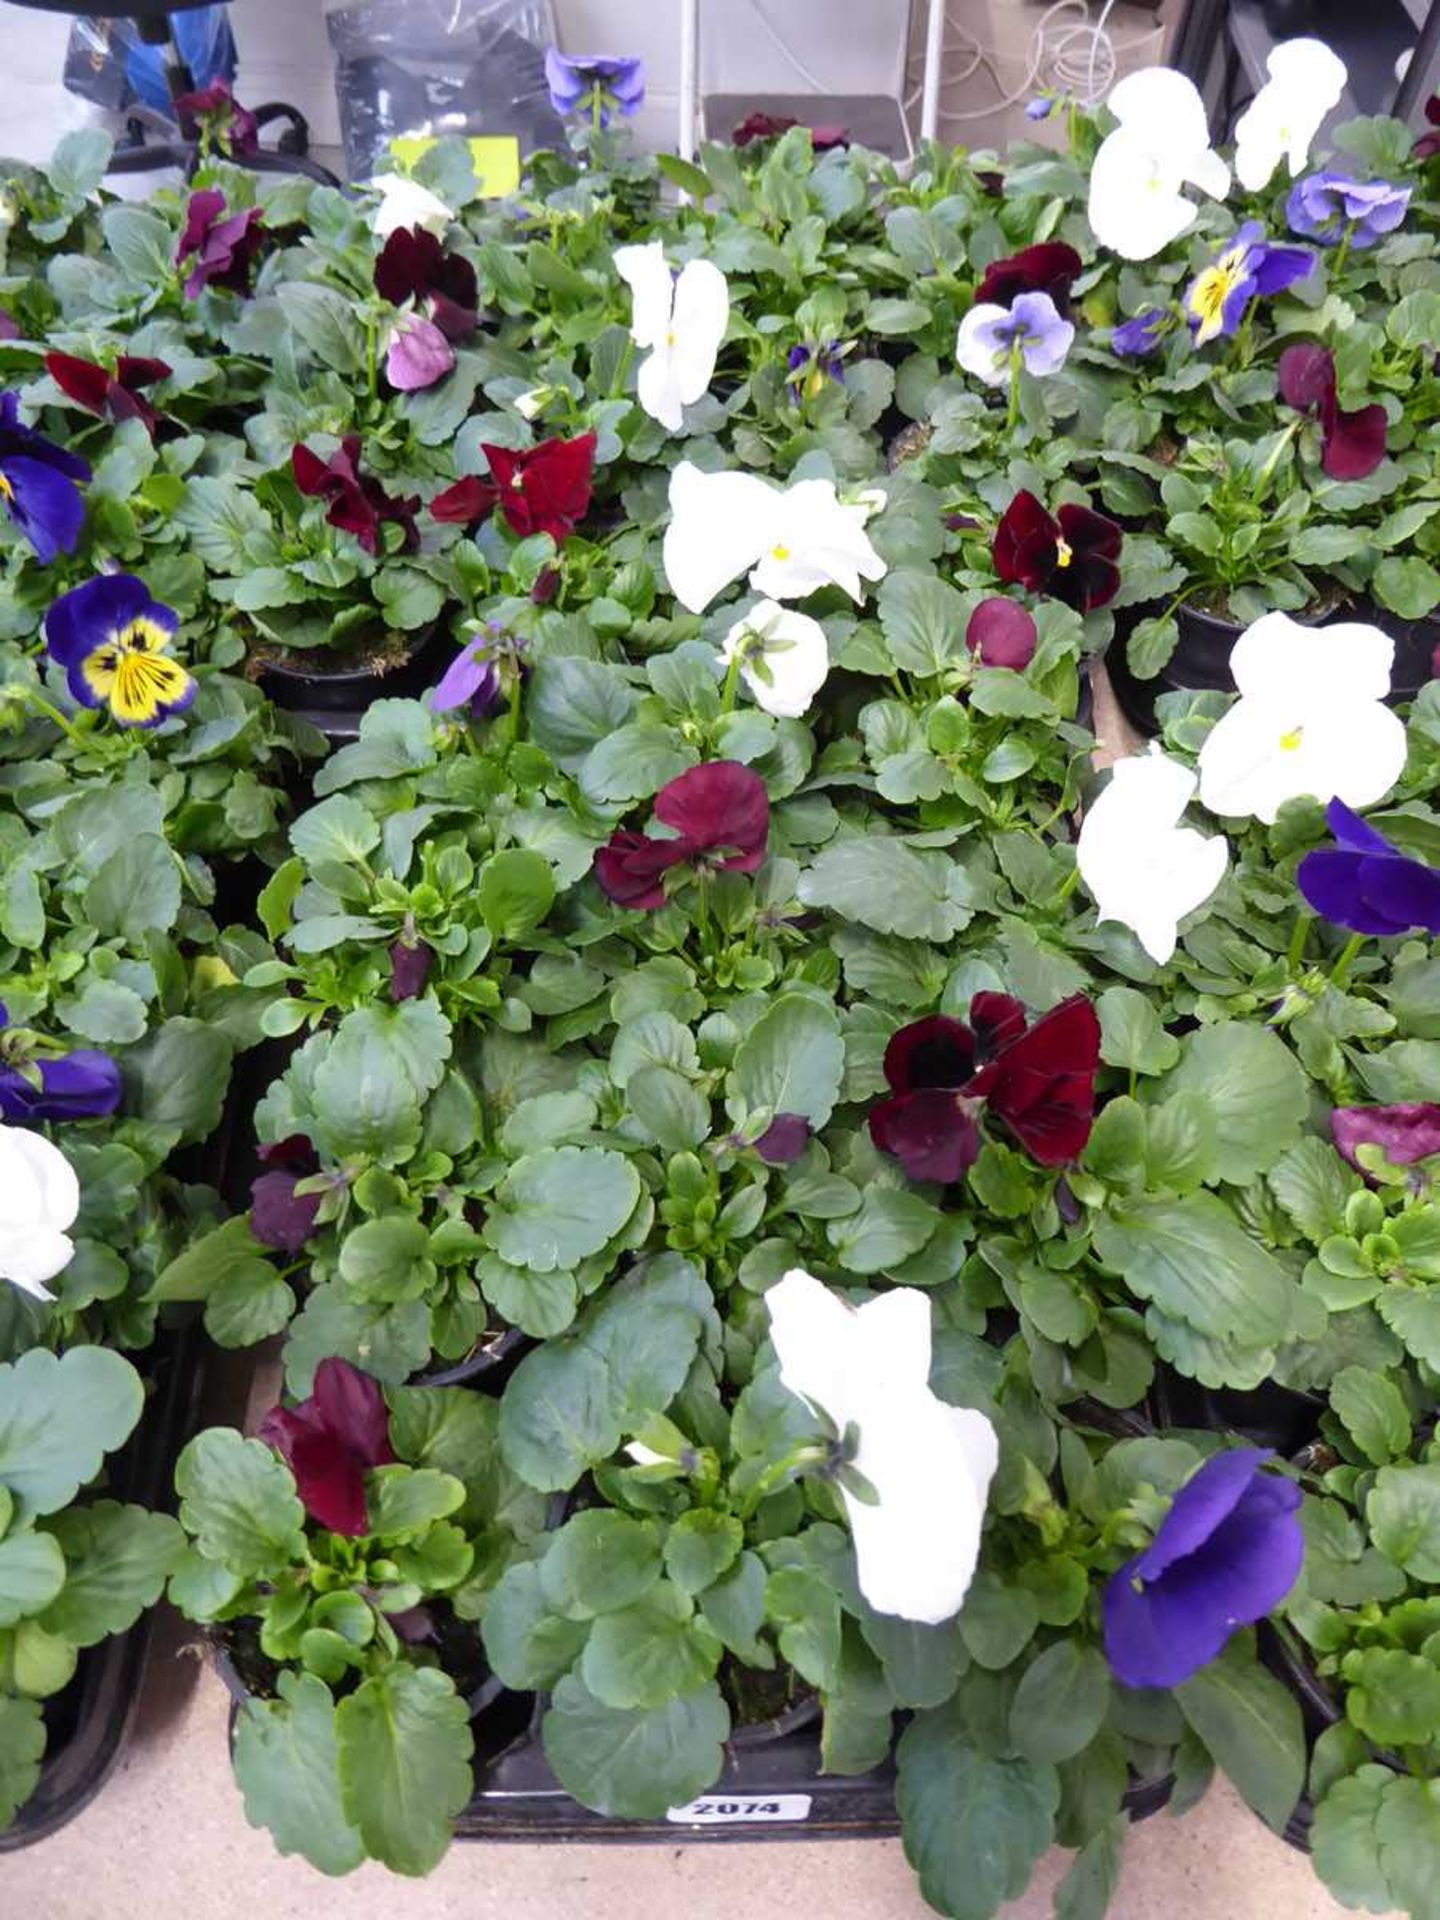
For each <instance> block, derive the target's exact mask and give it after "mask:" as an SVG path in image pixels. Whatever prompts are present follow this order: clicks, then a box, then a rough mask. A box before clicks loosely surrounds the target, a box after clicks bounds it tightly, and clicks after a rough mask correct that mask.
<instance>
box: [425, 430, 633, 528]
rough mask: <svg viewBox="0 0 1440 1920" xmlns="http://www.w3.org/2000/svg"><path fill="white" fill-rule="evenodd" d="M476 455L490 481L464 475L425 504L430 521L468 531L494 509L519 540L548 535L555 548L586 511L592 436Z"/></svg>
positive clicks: (487, 448)
mask: <svg viewBox="0 0 1440 1920" xmlns="http://www.w3.org/2000/svg"><path fill="white" fill-rule="evenodd" d="M480 451H481V452H482V453H483V454H484V456H485V458H486V460H487V461H488V462H489V463H490V473H491V476H492V477H491V478H490V479H488V480H487V479H484V478H482V477H481V476H480V475H479V474H473V473H471V474H467V475H466V476H465V478H464V479H463V480H457V481H456V482H455V484H454V486H453V487H447V488H446V489H445V491H444V492H443V493H437V494H436V496H435V498H434V499H433V500H432V501H431V502H430V513H431V516H432V518H434V519H436V520H443V521H447V522H449V523H451V524H452V525H457V526H474V525H475V524H476V523H477V522H479V521H481V520H484V519H486V518H487V517H488V516H489V515H490V514H492V513H493V512H494V511H495V509H496V507H499V509H500V511H501V513H503V514H504V516H505V523H506V525H507V526H508V527H509V528H510V531H511V532H512V533H515V534H518V535H519V537H520V538H521V539H522V540H524V539H525V538H527V537H528V536H529V535H530V534H532V533H548V534H549V535H550V537H551V539H552V540H553V541H554V542H555V544H556V545H557V546H558V545H559V544H560V542H561V541H562V540H564V538H565V536H566V534H567V533H573V532H574V530H575V526H576V523H577V521H579V520H582V519H583V518H584V517H585V515H586V513H587V512H588V511H589V509H590V492H591V486H592V473H593V470H594V465H595V435H594V434H593V433H582V434H581V435H580V437H579V438H578V439H576V440H542V441H541V442H540V445H539V446H538V447H529V448H527V449H526V450H525V451H524V452H522V453H516V452H515V451H514V449H513V448H510V447H490V446H486V445H484V444H483V443H482V444H481V448H480Z"/></svg>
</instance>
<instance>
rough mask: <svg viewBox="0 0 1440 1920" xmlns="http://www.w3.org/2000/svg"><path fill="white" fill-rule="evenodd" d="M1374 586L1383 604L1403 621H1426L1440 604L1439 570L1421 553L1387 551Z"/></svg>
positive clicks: (1372, 582)
mask: <svg viewBox="0 0 1440 1920" xmlns="http://www.w3.org/2000/svg"><path fill="white" fill-rule="evenodd" d="M1371 585H1372V587H1373V588H1374V591H1375V598H1376V599H1377V600H1378V601H1379V602H1380V604H1381V606H1382V607H1388V608H1389V609H1390V611H1391V612H1392V613H1398V614H1399V615H1400V617H1401V619H1402V620H1423V619H1424V618H1425V616H1426V615H1427V614H1429V613H1433V612H1434V610H1435V608H1436V607H1437V606H1440V573H1437V572H1436V570H1435V568H1434V567H1432V566H1431V564H1430V562H1429V561H1428V560H1422V559H1421V558H1420V556H1419V555H1418V554H1407V555H1405V556H1404V557H1403V558H1401V557H1398V556H1396V555H1395V554H1387V555H1386V556H1385V558H1384V559H1383V560H1382V561H1381V562H1380V564H1379V566H1378V567H1376V569H1375V576H1374V579H1373V580H1372V581H1371Z"/></svg>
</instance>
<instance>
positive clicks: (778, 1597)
mask: <svg viewBox="0 0 1440 1920" xmlns="http://www.w3.org/2000/svg"><path fill="white" fill-rule="evenodd" d="M765 1612H766V1615H767V1616H768V1618H769V1619H770V1620H771V1621H773V1622H774V1623H776V1624H777V1625H778V1626H779V1629H780V1631H779V1634H778V1636H777V1637H778V1639H779V1642H780V1652H781V1654H782V1655H783V1657H784V1658H785V1659H786V1660H788V1661H789V1662H790V1664H791V1666H792V1667H794V1669H795V1671H796V1672H797V1673H798V1674H799V1675H800V1676H801V1677H802V1678H803V1679H805V1680H808V1681H809V1682H810V1684H811V1686H812V1687H818V1688H820V1689H821V1691H822V1692H825V1691H828V1690H829V1689H830V1688H831V1687H833V1686H834V1685H835V1684H836V1681H837V1679H838V1677H839V1665H840V1596H839V1594H837V1593H836V1591H835V1589H834V1588H833V1587H832V1586H831V1584H830V1582H829V1581H828V1580H827V1579H826V1578H825V1576H824V1575H823V1574H821V1573H818V1572H816V1570H815V1569H814V1568H813V1567H779V1568H777V1569H776V1571H775V1572H774V1573H772V1574H771V1576H770V1578H769V1579H768V1580H767V1581H766V1583H765Z"/></svg>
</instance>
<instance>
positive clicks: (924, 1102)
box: [870, 1087, 980, 1183]
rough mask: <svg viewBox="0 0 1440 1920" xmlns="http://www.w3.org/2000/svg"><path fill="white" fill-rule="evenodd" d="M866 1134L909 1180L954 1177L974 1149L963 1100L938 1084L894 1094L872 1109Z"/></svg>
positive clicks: (976, 1139) (976, 1136)
mask: <svg viewBox="0 0 1440 1920" xmlns="http://www.w3.org/2000/svg"><path fill="white" fill-rule="evenodd" d="M870 1138H871V1139H872V1140H873V1141H874V1142H875V1145H876V1146H877V1147H878V1148H879V1149H880V1151H881V1152H882V1153H889V1154H893V1155H894V1157H895V1158H896V1159H897V1160H898V1161H899V1162H900V1164H901V1166H902V1167H904V1169H905V1171H906V1173H908V1174H909V1176H910V1178H911V1179H912V1180H942V1181H945V1182H947V1183H948V1182H949V1181H952V1180H958V1179H959V1178H960V1176H961V1174H962V1173H964V1171H965V1169H966V1168H967V1167H969V1166H971V1165H973V1164H974V1161H975V1157H976V1155H977V1154H978V1153H979V1151H980V1133H979V1129H978V1128H977V1127H976V1125H975V1122H974V1120H973V1119H971V1117H970V1114H969V1111H968V1110H967V1108H966V1105H965V1102H964V1101H963V1100H962V1099H961V1098H960V1097H959V1095H958V1094H954V1093H950V1092H948V1091H946V1090H945V1089H943V1088H940V1087H934V1088H929V1087H927V1088H922V1089H921V1090H920V1091H919V1092H918V1093H899V1094H896V1096H895V1098H894V1099H893V1100H882V1101H881V1102H880V1104H879V1106H877V1107H872V1108H871V1110H870Z"/></svg>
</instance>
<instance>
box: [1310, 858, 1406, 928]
mask: <svg viewBox="0 0 1440 1920" xmlns="http://www.w3.org/2000/svg"><path fill="white" fill-rule="evenodd" d="M1377 864H1378V862H1374V861H1371V860H1367V858H1366V856H1365V855H1364V854H1361V853H1347V852H1346V851H1345V850H1344V848H1342V847H1321V848H1320V849H1319V850H1318V851H1316V852H1315V853H1307V854H1306V856H1305V858H1304V859H1303V860H1302V861H1301V862H1300V865H1299V866H1298V867H1297V868H1296V870H1295V884H1296V885H1297V886H1298V887H1299V889H1300V891H1301V893H1302V894H1303V895H1304V896H1305V900H1306V903H1307V905H1308V906H1309V907H1310V909H1311V911H1312V912H1314V913H1318V914H1319V915H1320V917H1321V919H1322V920H1328V921H1330V923H1331V925H1332V926H1337V927H1348V928H1349V929H1350V931H1351V932H1352V933H1368V934H1374V935H1375V936H1376V937H1377V938H1379V939H1384V938H1385V937H1386V936H1388V935H1390V934H1396V933H1404V931H1405V930H1406V928H1407V927H1408V926H1410V925H1411V924H1413V923H1412V922H1410V921H1408V920H1398V921H1397V920H1395V919H1394V918H1393V917H1392V916H1391V915H1390V914H1389V913H1388V912H1386V911H1385V910H1384V909H1383V908H1381V907H1379V906H1378V905H1376V904H1374V903H1373V902H1372V901H1371V899H1370V898H1369V888H1368V887H1367V885H1366V883H1365V871H1366V868H1367V866H1372V865H1377Z"/></svg>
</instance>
